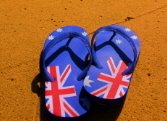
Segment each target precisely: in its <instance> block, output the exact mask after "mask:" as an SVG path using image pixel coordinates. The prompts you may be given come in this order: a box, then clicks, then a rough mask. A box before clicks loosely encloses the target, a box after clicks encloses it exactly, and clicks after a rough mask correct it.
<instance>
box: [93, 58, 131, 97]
mask: <svg viewBox="0 0 167 121" xmlns="http://www.w3.org/2000/svg"><path fill="white" fill-rule="evenodd" d="M107 65H108V68H109V70H110V73H111V75H110V74H105V73H100V74H99V76H98V80H99V81H101V82H104V83H106V85H105V86H102V87H100V88H98V89H97V90H95V91H93V92H91V94H92V95H94V96H97V97H99V96H102V97H103V98H105V99H117V98H120V97H122V96H123V95H124V94H125V93H126V91H127V88H128V86H129V83H130V78H131V75H132V74H129V75H124V76H122V72H123V71H124V70H125V69H127V65H126V64H125V63H124V62H123V61H122V60H121V61H119V63H118V65H117V66H116V65H115V63H114V60H113V59H112V58H111V57H110V59H108V61H107Z"/></svg>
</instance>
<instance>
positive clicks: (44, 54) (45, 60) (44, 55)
mask: <svg viewBox="0 0 167 121" xmlns="http://www.w3.org/2000/svg"><path fill="white" fill-rule="evenodd" d="M67 38H69V39H68V41H67V43H66V45H65V46H63V47H60V48H59V49H58V50H57V51H56V52H54V53H53V54H52V55H50V56H49V57H47V54H48V52H49V51H50V50H51V49H52V48H53V47H54V46H55V45H56V44H58V43H59V42H61V41H62V40H64V39H67ZM73 38H80V40H81V41H82V42H83V43H84V45H85V47H86V48H87V50H88V53H89V54H91V50H90V45H89V43H88V41H87V39H86V38H85V37H84V36H83V35H82V34H79V33H77V32H70V33H63V34H61V35H59V36H58V37H55V38H54V39H53V40H51V41H50V42H49V43H48V44H47V45H46V47H45V48H44V49H43V52H42V59H41V60H42V63H41V64H42V67H43V68H42V69H43V71H44V73H45V77H46V78H47V81H53V80H54V79H53V78H52V77H51V76H50V74H49V73H48V71H47V69H46V67H47V65H48V64H49V63H50V62H51V61H52V58H56V57H57V56H58V55H59V54H60V53H61V52H63V51H65V50H68V52H69V53H70V56H71V58H72V59H73V58H75V59H74V60H76V62H75V63H76V64H77V65H81V64H79V63H80V61H82V59H80V57H78V56H77V55H76V54H75V53H74V52H73V51H72V50H71V49H70V48H69V47H68V45H69V43H70V42H71V40H72V39H73ZM82 62H83V61H82ZM89 62H90V61H89ZM82 64H83V63H82ZM79 67H80V66H79ZM81 69H82V71H83V73H81V74H80V75H79V77H78V78H79V79H81V78H82V77H83V74H84V73H85V72H86V71H87V70H88V67H86V68H81Z"/></svg>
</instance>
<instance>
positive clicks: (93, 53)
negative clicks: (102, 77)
mask: <svg viewBox="0 0 167 121" xmlns="http://www.w3.org/2000/svg"><path fill="white" fill-rule="evenodd" d="M101 31H112V32H114V34H113V35H112V36H111V38H110V39H109V42H110V44H109V45H111V46H112V47H113V48H114V49H115V50H117V52H118V53H119V55H120V57H122V56H123V57H124V58H122V59H123V60H124V61H125V63H128V68H127V69H126V70H125V71H124V72H123V73H122V74H123V75H127V74H131V73H132V72H133V71H134V68H135V65H136V62H137V56H138V55H137V48H136V46H135V43H134V42H133V40H132V39H131V38H130V37H129V36H128V35H126V34H125V33H124V32H123V31H122V30H121V29H118V28H115V27H112V26H105V27H101V28H99V29H98V30H96V31H95V33H94V35H93V37H92V40H91V45H92V46H93V43H94V40H95V37H96V36H97V34H98V33H99V32H101ZM116 33H119V34H121V35H122V36H124V37H125V38H126V40H127V41H128V43H129V44H130V45H131V47H132V50H133V54H134V60H133V61H131V60H130V59H129V57H128V56H127V55H126V54H125V53H124V52H123V51H122V50H121V49H120V48H119V47H118V46H117V45H116V44H115V43H114V42H113V41H112V39H113V38H114V36H115V35H116ZM102 44H103V43H102ZM106 45H107V44H106ZM104 46H105V45H104ZM92 56H93V58H94V60H95V63H96V65H97V67H99V68H101V65H100V63H99V62H98V59H97V57H96V55H95V50H94V47H92ZM127 61H128V62H127ZM129 63H130V64H129Z"/></svg>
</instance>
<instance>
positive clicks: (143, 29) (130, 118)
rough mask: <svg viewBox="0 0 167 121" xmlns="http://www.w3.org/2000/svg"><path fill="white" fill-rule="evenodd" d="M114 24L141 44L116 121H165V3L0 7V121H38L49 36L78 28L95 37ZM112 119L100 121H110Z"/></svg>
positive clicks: (45, 2) (72, 0) (86, 0)
mask: <svg viewBox="0 0 167 121" xmlns="http://www.w3.org/2000/svg"><path fill="white" fill-rule="evenodd" d="M113 23H120V25H124V26H128V27H130V28H131V29H133V30H134V31H135V32H136V33H137V34H138V36H139V37H140V39H141V43H142V46H141V55H140V59H139V62H138V65H137V67H136V70H135V72H134V77H133V80H132V82H131V86H130V89H129V92H128V95H127V97H126V100H125V103H124V106H123V108H122V111H121V112H120V114H119V116H118V118H117V120H118V121H167V74H166V73H167V0H138V1H137V0H117V1H116V0H114V1H112V0H27V1H24V0H2V1H0V81H1V83H0V120H1V121H40V116H39V115H40V108H39V107H40V106H39V105H40V102H39V97H38V96H37V95H36V94H35V93H33V92H32V90H31V83H32V81H33V79H34V78H35V77H36V75H38V73H39V66H38V62H39V55H40V52H41V49H42V46H43V43H44V40H45V38H46V37H47V36H48V34H49V33H50V32H52V31H53V30H55V29H56V28H58V27H61V26H66V25H79V26H82V27H84V28H86V29H87V31H88V32H89V33H91V32H93V31H94V30H95V29H97V28H99V27H101V26H104V25H109V24H113ZM111 115H112V114H110V115H106V117H107V118H106V119H105V118H103V119H101V120H100V121H112V120H113V119H112V118H110V116H111ZM41 121H42V120H41ZM87 121H94V120H89V119H87ZM95 121H97V120H95Z"/></svg>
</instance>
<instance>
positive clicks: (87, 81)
mask: <svg viewBox="0 0 167 121" xmlns="http://www.w3.org/2000/svg"><path fill="white" fill-rule="evenodd" d="M92 82H94V81H93V80H90V79H89V76H86V77H85V79H84V86H88V87H91V85H90V83H92Z"/></svg>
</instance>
